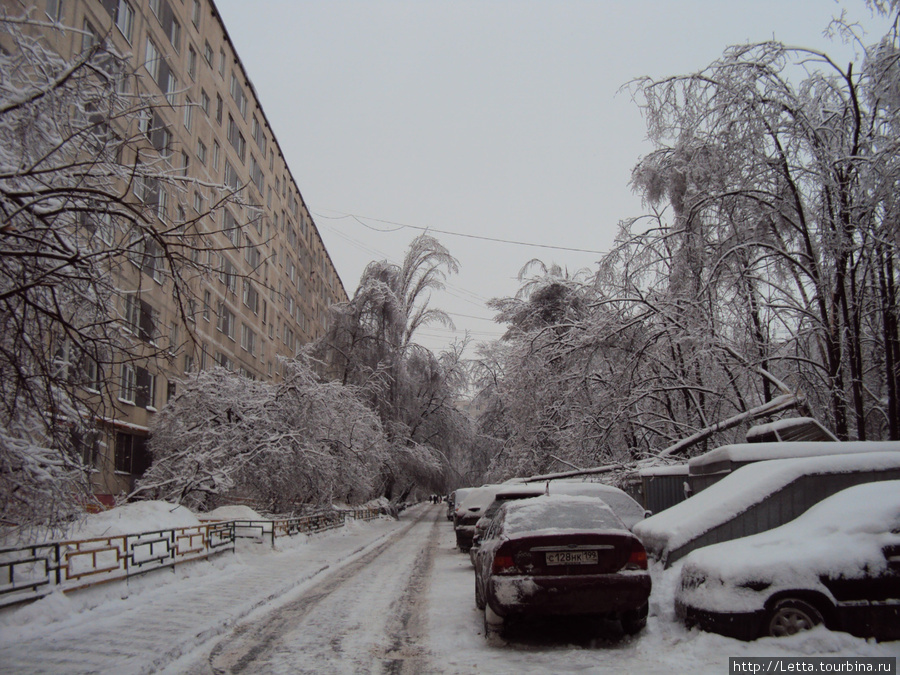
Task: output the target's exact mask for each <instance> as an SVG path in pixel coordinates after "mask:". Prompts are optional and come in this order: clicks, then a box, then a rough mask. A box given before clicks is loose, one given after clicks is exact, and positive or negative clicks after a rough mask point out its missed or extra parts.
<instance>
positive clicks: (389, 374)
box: [317, 235, 471, 496]
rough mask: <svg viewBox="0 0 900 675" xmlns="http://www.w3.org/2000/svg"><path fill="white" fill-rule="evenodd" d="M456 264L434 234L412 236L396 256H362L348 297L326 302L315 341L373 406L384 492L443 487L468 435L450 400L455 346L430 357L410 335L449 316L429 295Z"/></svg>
mask: <svg viewBox="0 0 900 675" xmlns="http://www.w3.org/2000/svg"><path fill="white" fill-rule="evenodd" d="M457 268H458V266H457V262H456V259H455V258H453V256H452V255H450V253H449V251H448V250H447V249H446V248H444V246H442V245H441V244H440V242H438V241H437V240H436V239H435V238H434V237H431V236H429V235H421V236H419V237H417V238H416V239H414V240H413V242H412V243H411V244H410V246H409V249H408V250H407V252H406V255H405V257H404V260H403V263H402V264H400V265H397V264H393V263H390V262H388V261H378V262H373V263H371V264H369V266H368V267H367V268H366V270H365V272H363V275H362V278H361V279H360V283H359V287H358V288H357V290H356V293H355V294H354V296H353V298H352V299H351V300H350V302H348V303H345V304H342V305H336V306H334V307H332V308H331V321H330V322H329V330H328V332H327V333H326V335H325V336H324V337H323V338H322V339H321V340H320V341H319V344H318V345H317V351H318V353H319V354H320V355H321V357H322V359H323V360H324V361H326V362H328V363H330V364H334V366H333V367H334V371H335V374H336V376H337V378H338V379H339V380H340V381H342V382H344V383H345V384H354V385H357V386H359V387H362V388H363V389H364V390H365V391H366V392H367V400H368V401H369V404H370V405H371V407H372V408H373V409H374V410H376V411H377V412H378V416H379V418H380V419H381V423H382V425H383V427H384V429H385V432H386V433H387V435H388V438H389V439H390V441H391V447H392V454H391V459H390V461H388V462H386V463H385V464H384V466H383V468H382V481H383V489H384V492H385V494H387V495H389V496H396V495H398V494H399V495H402V494H403V493H404V492H405V491H407V490H409V489H410V488H411V487H412V486H413V485H415V484H418V485H423V486H426V487H428V488H429V489H432V490H440V489H443V486H444V484H445V483H446V480H447V474H448V472H450V473H452V472H453V471H458V468H457V465H458V464H459V460H458V457H457V455H458V454H459V453H460V448H461V447H462V446H464V445H465V443H461V441H460V438H459V436H460V434H462V435H464V436H466V438H467V439H470V438H471V436H470V434H471V430H470V428H469V421H468V420H467V419H466V418H465V416H464V415H463V413H461V412H460V411H459V410H457V409H456V406H455V405H454V404H455V402H456V399H457V398H458V397H459V395H460V394H461V392H462V390H463V388H464V382H465V378H464V376H463V374H464V370H465V369H464V368H463V366H462V364H461V362H460V352H459V351H458V350H456V351H454V350H451V351H450V352H448V353H446V354H444V355H442V356H441V357H437V356H435V355H434V354H432V353H431V352H430V351H429V350H427V349H425V348H424V347H422V346H420V345H418V344H416V343H415V341H414V337H415V333H416V331H417V330H418V329H419V328H421V327H422V326H425V325H428V324H430V323H434V322H438V323H444V324H450V319H449V317H448V316H447V315H446V314H445V313H444V312H442V311H441V310H439V309H435V308H433V307H430V306H429V300H430V294H431V292H432V291H433V290H437V289H440V288H442V287H443V282H444V280H445V278H446V275H447V274H451V273H455V272H456V271H457ZM465 442H466V443H467V442H469V441H468V440H467V441H465Z"/></svg>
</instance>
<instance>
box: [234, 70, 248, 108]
mask: <svg viewBox="0 0 900 675" xmlns="http://www.w3.org/2000/svg"><path fill="white" fill-rule="evenodd" d="M231 98H232V99H234V102H235V103H237V107H238V112H240V113H241V117H243V118H244V119H247V96H246V95H245V94H244V88H243V87H242V86H241V82H240V80H239V79H238V76H237V71H231Z"/></svg>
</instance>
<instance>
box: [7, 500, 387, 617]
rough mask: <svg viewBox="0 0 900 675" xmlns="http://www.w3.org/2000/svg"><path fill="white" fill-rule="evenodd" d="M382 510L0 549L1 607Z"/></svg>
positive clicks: (213, 524)
mask: <svg viewBox="0 0 900 675" xmlns="http://www.w3.org/2000/svg"><path fill="white" fill-rule="evenodd" d="M379 515H380V511H379V509H370V508H361V509H343V510H340V511H337V510H336V511H328V512H324V513H319V514H315V515H309V516H299V517H296V518H284V519H276V520H228V521H209V522H204V523H201V524H200V525H194V526H191V527H177V528H164V529H160V530H152V531H149V532H140V533H134V534H124V535H113V536H108V537H93V538H89V539H70V540H64V541H55V542H47V543H41V544H33V545H29V546H20V547H16V548H6V549H0V608H2V607H6V606H9V605H14V604H19V603H23V602H30V601H32V600H37V599H39V598H42V597H44V596H45V595H47V594H48V593H51V592H53V591H54V590H56V589H60V590H62V591H63V592H69V591H72V590H76V589H80V588H87V587H89V586H95V585H98V584H103V583H108V582H111V581H120V580H127V579H129V578H131V577H134V576H137V575H140V574H146V573H148V572H152V571H155V570H160V569H172V570H174V568H175V566H176V565H178V564H181V563H184V562H192V561H197V560H204V559H206V558H209V557H211V556H214V555H217V554H219V553H224V552H227V551H234V547H235V541H236V540H237V539H254V540H256V541H258V542H260V543H263V542H271V545H272V546H274V545H275V540H276V539H277V538H279V537H290V536H293V535H296V534H306V533H312V532H322V531H324V530H330V529H334V528H338V527H341V526H343V525H344V523H346V521H348V520H371V519H373V518H377V517H378V516H379Z"/></svg>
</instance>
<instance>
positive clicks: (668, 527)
mask: <svg viewBox="0 0 900 675" xmlns="http://www.w3.org/2000/svg"><path fill="white" fill-rule="evenodd" d="M832 445H834V444H832ZM887 470H900V453H897V452H867V453H857V454H849V455H848V454H845V455H830V456H823V457H802V458H794V459H773V460H769V461H765V462H756V463H754V464H748V465H746V466H743V467H741V468H739V469H737V470H735V471H733V472H731V473H730V474H728V475H727V476H726V477H725V478H723V479H722V480H720V481H719V482H718V483H715V484H713V485H711V486H710V487H708V488H706V489H705V490H703V491H701V492H698V493H697V494H695V495H694V496H692V497H690V498H689V499H686V500H685V501H683V502H680V503H679V504H675V505H674V506H672V507H670V508H668V509H666V510H665V511H661V512H660V513H657V514H656V515H653V516H650V517H649V518H647V519H645V520H642V521H641V522H640V523H638V524H637V525H636V526H635V527H634V532H635V534H637V535H638V536H639V537H640V538H641V541H642V542H643V543H644V545H645V546H646V547H647V548H648V550H650V551H652V552H654V553H655V554H656V555H658V556H660V557H662V556H663V555H664V554H665V553H666V552H668V551H673V550H675V549H678V548H680V547H682V546H684V545H685V544H687V543H688V542H690V541H692V540H694V539H696V538H697V537H699V536H700V535H702V534H704V533H705V532H708V531H709V530H712V529H713V528H714V527H717V526H718V525H721V524H722V523H726V522H728V521H730V520H732V519H734V518H735V517H737V516H738V515H740V514H741V513H743V512H745V511H747V510H748V509H750V508H751V507H752V506H754V505H756V504H758V503H759V502H761V501H763V500H764V499H766V498H767V497H768V496H769V495H771V494H773V493H775V492H777V491H778V490H780V489H782V488H784V487H785V486H786V485H788V484H790V483H792V482H793V481H795V480H797V479H798V478H800V477H801V476H810V475H826V474H841V473H854V472H861V471H867V472H878V471H887Z"/></svg>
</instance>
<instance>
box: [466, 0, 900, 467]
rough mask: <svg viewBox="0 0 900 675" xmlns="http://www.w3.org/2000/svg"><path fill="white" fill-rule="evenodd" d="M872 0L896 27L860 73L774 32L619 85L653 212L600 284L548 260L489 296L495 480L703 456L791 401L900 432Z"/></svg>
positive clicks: (882, 72) (885, 146) (625, 234)
mask: <svg viewBox="0 0 900 675" xmlns="http://www.w3.org/2000/svg"><path fill="white" fill-rule="evenodd" d="M876 4H877V7H878V8H879V9H881V10H883V11H892V12H893V17H894V23H893V28H892V30H891V31H890V32H889V34H888V35H886V36H885V37H884V38H883V39H882V40H881V41H880V42H879V43H878V44H877V45H875V46H873V47H870V48H868V49H865V50H863V51H864V54H865V57H864V60H863V62H862V66H861V67H856V66H855V65H854V64H850V65H849V66H848V67H846V68H843V67H841V66H839V65H838V64H836V63H835V62H834V61H832V60H831V59H829V58H828V56H827V55H826V54H824V53H821V52H816V51H811V50H804V49H795V48H788V47H785V46H784V45H782V44H779V43H775V42H767V43H763V44H757V45H744V46H740V47H732V48H729V49H728V50H727V51H726V52H725V54H724V55H723V57H722V58H721V59H719V60H717V61H716V62H714V63H713V64H711V65H710V66H709V67H708V68H706V69H704V70H703V71H702V72H699V73H696V74H692V75H687V76H678V77H671V78H665V79H662V80H653V79H649V78H645V79H641V80H638V81H637V82H635V83H634V85H633V86H634V89H635V93H636V94H637V95H638V99H639V101H640V103H641V105H642V108H643V110H644V112H645V114H646V117H647V120H648V126H649V129H650V137H651V139H652V140H653V141H654V142H655V144H656V149H655V150H654V151H653V152H652V153H651V154H650V155H648V156H647V157H645V158H643V159H642V160H641V161H640V162H639V163H638V165H637V167H636V168H635V170H634V173H633V184H634V186H635V188H636V189H637V190H638V191H640V192H641V193H642V194H643V196H644V197H645V200H646V203H647V204H648V206H650V207H651V212H650V213H649V214H648V215H647V216H644V217H642V218H636V219H633V220H630V221H627V222H625V223H624V224H623V226H622V231H621V233H620V235H619V237H618V240H617V242H616V246H615V247H614V248H613V250H612V251H611V252H610V253H609V254H608V255H606V256H604V258H603V259H602V260H601V261H600V264H599V266H598V268H597V270H596V274H595V275H594V277H593V279H590V280H588V279H581V280H572V279H567V278H565V277H564V276H562V275H560V274H559V272H558V271H555V273H554V271H553V270H546V269H545V270H543V274H541V275H539V276H538V277H537V278H536V279H533V280H531V281H530V282H529V283H528V284H525V285H523V288H522V291H521V293H520V295H519V297H517V298H512V299H505V300H500V301H496V302H495V304H494V306H495V307H496V308H497V309H498V310H500V311H499V313H498V320H499V321H501V322H503V323H506V324H507V325H508V326H509V330H508V331H507V334H506V336H505V337H504V342H503V344H502V345H501V346H499V347H496V348H493V349H491V350H485V351H483V353H482V356H483V359H482V362H481V371H480V382H481V391H482V394H481V396H482V398H483V407H484V409H485V414H483V415H482V418H481V421H482V424H483V427H484V428H485V430H486V431H487V432H489V433H490V434H491V435H492V436H493V437H494V438H495V439H497V441H498V443H500V450H499V451H498V453H497V454H496V456H495V457H494V461H493V464H492V469H491V470H492V473H493V477H494V478H496V479H501V478H505V477H508V476H510V475H523V474H529V473H546V472H547V471H548V470H550V468H551V467H553V469H554V470H559V469H561V468H562V467H561V465H565V464H567V465H570V466H581V467H585V466H591V465H594V466H596V465H601V464H608V463H615V462H617V461H622V460H623V459H625V460H628V459H631V460H634V459H638V458H643V457H647V456H657V455H667V456H668V455H673V454H685V453H692V452H700V451H702V450H703V449H704V448H705V447H707V446H706V445H705V444H706V443H707V442H719V443H721V442H727V441H733V440H739V439H740V438H741V433H742V431H743V430H744V429H746V427H747V426H748V425H749V424H750V423H752V421H753V420H755V419H758V418H760V417H765V416H770V415H777V414H781V413H784V412H785V411H787V410H791V409H796V408H799V409H801V410H802V411H804V412H808V413H811V414H813V415H815V416H816V417H819V418H820V419H822V420H823V421H825V422H826V423H827V424H828V425H829V426H832V427H833V428H834V429H835V431H836V432H837V433H838V435H839V436H841V437H844V438H848V437H851V436H855V437H858V438H862V439H865V438H873V439H874V438H900V436H898V433H900V426H898V425H900V422H898V420H900V410H898V404H900V401H898V376H900V368H898V364H900V351H898V347H900V336H898V324H897V318H898V317H897V313H898V307H900V304H898V302H897V292H896V288H897V283H898V281H900V269H898V265H897V246H898V243H900V237H898V228H897V222H898V221H897V198H896V195H897V187H898V186H900V162H898V159H897V158H898V157H900V154H898V149H900V148H898V142H900V134H898V131H900V130H898V126H897V114H896V111H897V91H900V43H898V28H897V10H898V5H897V3H893V2H892V3H876ZM836 25H837V26H838V28H840V29H841V30H843V31H844V32H845V34H846V35H848V36H850V37H854V38H855V36H854V34H853V30H852V28H851V27H850V26H848V25H847V24H844V23H838V24H836ZM859 44H861V42H860V43H859ZM797 79H799V81H796V80H797Z"/></svg>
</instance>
